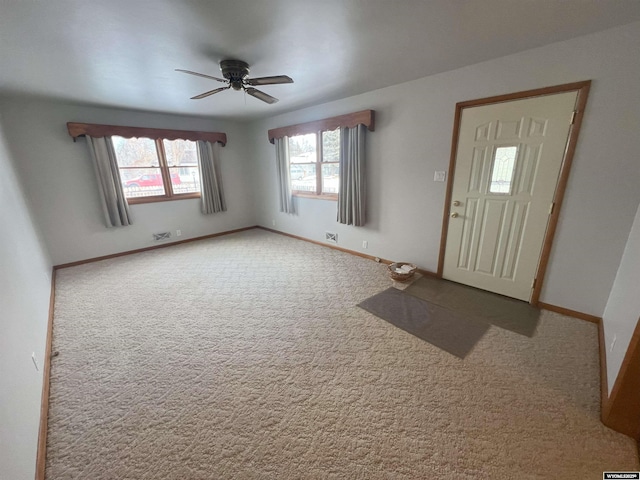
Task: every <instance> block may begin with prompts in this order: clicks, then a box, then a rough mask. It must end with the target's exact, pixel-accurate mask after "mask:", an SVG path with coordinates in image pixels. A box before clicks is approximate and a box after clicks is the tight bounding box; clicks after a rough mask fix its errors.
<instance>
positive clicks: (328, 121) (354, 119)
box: [268, 110, 375, 143]
mask: <svg viewBox="0 0 640 480" xmlns="http://www.w3.org/2000/svg"><path fill="white" fill-rule="evenodd" d="M356 125H364V126H365V127H367V128H368V129H369V131H370V132H373V131H374V130H375V112H374V111H373V110H362V111H361V112H354V113H348V114H346V115H340V116H337V117H331V118H325V119H323V120H316V121H313V122H307V123H299V124H297V125H289V126H287V127H279V128H274V129H272V130H269V132H268V135H269V142H271V143H273V142H274V139H276V138H282V137H285V136H286V137H293V136H295V135H305V134H307V133H315V132H319V131H324V130H335V129H336V128H339V127H348V128H352V127H355V126H356Z"/></svg>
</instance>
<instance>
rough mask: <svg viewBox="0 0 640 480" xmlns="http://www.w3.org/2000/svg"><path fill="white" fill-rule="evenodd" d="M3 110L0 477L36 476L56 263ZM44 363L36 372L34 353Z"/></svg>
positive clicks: (0, 164)
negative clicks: (25, 188) (19, 171)
mask: <svg viewBox="0 0 640 480" xmlns="http://www.w3.org/2000/svg"><path fill="white" fill-rule="evenodd" d="M1 112H2V110H1V109H0V172H2V174H1V175H0V225H3V227H4V228H3V231H2V234H1V235H0V478H3V479H5V478H6V479H12V480H23V479H28V480H31V479H32V478H33V477H34V475H35V466H36V449H37V440H38V427H39V422H40V399H41V395H42V374H43V372H42V366H43V364H44V353H45V342H46V336H47V319H48V314H49V299H50V293H51V263H50V261H49V258H48V254H47V253H46V250H45V248H44V246H43V244H42V242H41V241H40V238H39V234H38V231H37V229H36V227H35V226H34V223H33V221H32V218H31V214H30V212H29V208H28V206H27V204H26V200H25V196H24V194H23V192H22V189H21V187H20V184H19V182H18V179H17V177H16V174H15V171H14V165H13V161H12V159H11V154H10V152H9V150H8V148H7V144H6V141H5V138H4V134H3V133H2V122H3V121H4V122H6V121H7V118H6V116H4V114H2V113H1ZM32 353H35V354H36V358H37V360H38V362H39V365H40V371H36V369H35V367H34V365H33V363H32V360H31V354H32Z"/></svg>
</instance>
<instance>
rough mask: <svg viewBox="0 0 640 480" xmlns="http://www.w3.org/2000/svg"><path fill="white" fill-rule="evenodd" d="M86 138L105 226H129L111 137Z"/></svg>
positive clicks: (127, 211) (128, 217) (127, 206)
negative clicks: (96, 180)
mask: <svg viewBox="0 0 640 480" xmlns="http://www.w3.org/2000/svg"><path fill="white" fill-rule="evenodd" d="M86 138H87V145H89V150H90V151H91V158H92V159H93V166H94V169H95V172H96V177H97V179H98V189H99V191H100V197H101V200H102V210H103V212H104V219H105V224H106V226H107V227H124V226H127V225H131V223H132V222H131V216H130V214H129V204H128V203H127V199H126V198H125V196H124V191H123V188H122V182H121V181H120V171H119V170H118V162H117V160H116V154H115V151H114V150H113V143H111V137H97V138H94V137H89V136H87V137H86Z"/></svg>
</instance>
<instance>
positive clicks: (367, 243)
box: [362, 240, 369, 248]
mask: <svg viewBox="0 0 640 480" xmlns="http://www.w3.org/2000/svg"><path fill="white" fill-rule="evenodd" d="M362 248H369V242H367V241H366V240H363V241H362Z"/></svg>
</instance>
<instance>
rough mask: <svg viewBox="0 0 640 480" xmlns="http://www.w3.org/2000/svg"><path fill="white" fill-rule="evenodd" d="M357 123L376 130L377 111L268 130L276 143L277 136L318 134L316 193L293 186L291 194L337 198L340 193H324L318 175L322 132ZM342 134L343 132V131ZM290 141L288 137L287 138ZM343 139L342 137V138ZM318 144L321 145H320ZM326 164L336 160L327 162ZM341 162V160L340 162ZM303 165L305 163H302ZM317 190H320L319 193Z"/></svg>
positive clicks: (270, 137) (320, 163)
mask: <svg viewBox="0 0 640 480" xmlns="http://www.w3.org/2000/svg"><path fill="white" fill-rule="evenodd" d="M356 125H364V126H365V127H367V129H368V130H369V131H370V132H373V131H374V130H375V112H374V111H373V110H362V111H360V112H353V113H348V114H346V115H339V116H337V117H330V118H324V119H322V120H316V121H313V122H306V123H299V124H296V125H288V126H285V127H279V128H273V129H271V130H269V131H268V132H267V135H268V137H269V142H270V143H274V142H275V139H276V138H282V137H289V138H290V137H294V136H298V135H305V134H309V133H315V134H316V153H317V158H316V193H310V192H304V191H300V190H293V187H292V186H291V183H290V186H291V194H292V195H294V196H297V197H305V198H314V199H324V200H337V199H338V195H339V193H331V194H323V193H322V175H321V174H320V175H318V168H321V166H322V163H323V162H322V132H326V131H333V130H336V129H338V128H340V129H342V127H348V128H352V127H355V126H356ZM341 134H342V133H341ZM287 141H288V139H287ZM340 141H342V139H340ZM318 144H320V145H319V147H318ZM325 163H326V164H329V163H335V162H325ZM338 163H339V162H338ZM300 165H303V164H300ZM317 192H320V194H318V193H317Z"/></svg>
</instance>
